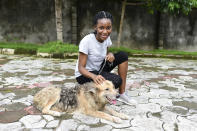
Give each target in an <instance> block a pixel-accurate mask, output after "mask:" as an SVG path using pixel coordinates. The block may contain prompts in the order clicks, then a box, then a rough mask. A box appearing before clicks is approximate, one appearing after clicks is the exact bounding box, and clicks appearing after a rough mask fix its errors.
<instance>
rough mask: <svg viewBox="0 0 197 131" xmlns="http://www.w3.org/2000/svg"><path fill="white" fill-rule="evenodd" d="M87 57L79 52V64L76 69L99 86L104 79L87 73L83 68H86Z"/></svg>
mask: <svg viewBox="0 0 197 131" xmlns="http://www.w3.org/2000/svg"><path fill="white" fill-rule="evenodd" d="M87 59H88V56H87V55H86V54H84V53H82V52H79V64H78V69H79V72H80V73H81V74H82V75H84V76H86V77H88V78H91V79H92V80H93V81H94V82H95V83H96V84H101V83H102V82H103V81H104V80H105V78H104V77H103V76H101V75H95V74H93V73H91V72H89V71H88V70H87V69H86V68H85V66H86V62H87Z"/></svg>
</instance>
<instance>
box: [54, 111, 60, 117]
mask: <svg viewBox="0 0 197 131" xmlns="http://www.w3.org/2000/svg"><path fill="white" fill-rule="evenodd" d="M61 115H62V113H61V112H53V116H61Z"/></svg>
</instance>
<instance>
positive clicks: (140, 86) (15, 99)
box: [0, 55, 197, 131]
mask: <svg viewBox="0 0 197 131" xmlns="http://www.w3.org/2000/svg"><path fill="white" fill-rule="evenodd" d="M75 63H76V60H75V59H47V58H36V57H27V56H22V55H20V56H17V55H12V56H9V55H0V76H1V77H0V117H2V116H3V114H5V113H6V112H7V116H9V117H8V118H10V119H11V118H12V116H14V115H16V116H17V113H18V114H19V113H20V112H21V111H24V110H27V109H28V108H30V107H32V104H33V103H32V100H33V95H34V94H35V93H36V92H37V91H39V90H40V89H42V88H43V87H47V86H48V85H50V84H53V85H55V86H74V85H75V78H74V75H73V74H74V69H75ZM116 70H117V69H116ZM116 70H115V71H114V73H116ZM196 85H197V61H196V60H181V59H161V58H129V71H128V76H127V93H128V95H129V96H131V98H133V99H135V100H136V101H137V102H138V103H139V104H138V105H137V106H129V105H125V104H123V103H120V102H117V104H116V105H108V106H111V107H112V108H114V109H115V110H117V111H120V112H123V113H125V114H127V115H129V116H130V120H124V121H123V122H122V123H121V124H115V123H112V122H109V121H107V120H103V119H99V118H94V117H90V116H86V115H83V114H73V115H67V116H64V117H53V116H50V115H44V114H40V113H37V114H35V113H32V112H31V111H29V112H28V113H22V115H21V114H20V115H18V119H17V120H16V121H12V122H9V123H6V122H5V121H4V122H2V123H0V130H1V131H11V130H14V131H23V130H24V131H29V130H31V131H40V130H44V131H45V130H46V131H53V130H56V131H69V130H77V131H176V130H179V131H196V130H197V124H196V123H197V87H196ZM4 117H5V115H4ZM15 118H16V117H15ZM8 121H9V120H8Z"/></svg>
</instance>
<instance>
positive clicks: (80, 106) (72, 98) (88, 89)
mask: <svg viewBox="0 0 197 131" xmlns="http://www.w3.org/2000/svg"><path fill="white" fill-rule="evenodd" d="M116 94H117V93H116V90H115V88H114V86H113V84H112V82H110V81H108V80H106V81H104V82H103V83H102V84H101V85H97V84H94V83H93V82H90V83H86V84H83V85H78V86H76V87H75V88H73V89H68V88H62V89H61V88H56V87H47V88H44V89H42V90H41V91H39V92H38V93H37V94H36V95H35V96H34V104H35V105H36V107H37V108H38V109H39V110H41V111H42V113H44V114H50V115H53V116H61V115H62V114H63V113H65V112H68V113H72V112H74V111H78V112H81V113H83V114H86V115H90V116H94V117H98V118H103V119H106V120H109V121H112V122H116V123H120V122H121V119H129V117H128V116H127V115H125V114H122V113H118V112H116V111H114V110H112V109H110V108H109V107H106V106H105V105H106V104H107V103H111V102H112V101H113V100H115V99H116ZM104 111H107V112H108V113H109V114H111V115H109V114H107V113H105V112H104ZM112 115H113V116H112ZM120 118H121V119H120Z"/></svg>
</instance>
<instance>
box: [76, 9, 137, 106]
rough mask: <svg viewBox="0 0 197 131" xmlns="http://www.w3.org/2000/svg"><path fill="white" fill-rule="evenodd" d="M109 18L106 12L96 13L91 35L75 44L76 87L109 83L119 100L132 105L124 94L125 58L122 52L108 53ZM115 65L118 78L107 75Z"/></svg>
mask: <svg viewBox="0 0 197 131" xmlns="http://www.w3.org/2000/svg"><path fill="white" fill-rule="evenodd" d="M112 22H113V18H112V15H111V14H110V13H109V12H105V11H101V12H98V13H97V14H96V15H95V17H94V20H93V24H94V30H95V31H94V33H91V34H88V35H86V36H85V37H84V38H83V39H82V40H81V42H80V44H79V57H78V61H77V64H76V69H75V77H76V80H77V82H78V83H79V84H84V83H86V82H90V81H94V82H95V83H96V84H101V83H102V82H103V81H104V80H106V79H107V80H110V81H112V82H113V84H114V86H115V88H119V93H120V95H119V100H120V101H123V102H124V103H127V104H136V101H134V100H131V99H130V98H129V97H128V96H127V95H126V94H125V86H126V77H127V70H128V56H127V54H126V53H124V52H118V53H116V54H113V53H110V52H108V48H109V47H110V46H111V45H112V42H111V39H110V34H111V32H112ZM116 66H118V75H116V74H113V73H110V72H111V70H113V69H114V68H115V67H116Z"/></svg>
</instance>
